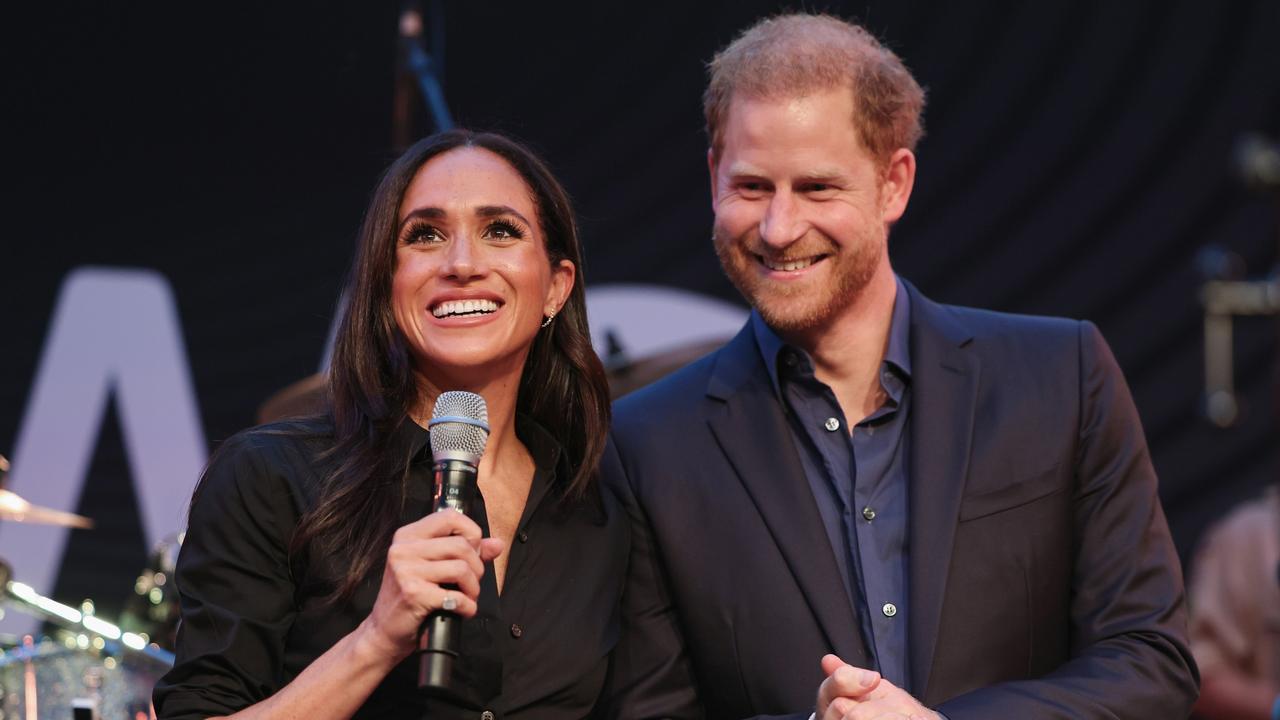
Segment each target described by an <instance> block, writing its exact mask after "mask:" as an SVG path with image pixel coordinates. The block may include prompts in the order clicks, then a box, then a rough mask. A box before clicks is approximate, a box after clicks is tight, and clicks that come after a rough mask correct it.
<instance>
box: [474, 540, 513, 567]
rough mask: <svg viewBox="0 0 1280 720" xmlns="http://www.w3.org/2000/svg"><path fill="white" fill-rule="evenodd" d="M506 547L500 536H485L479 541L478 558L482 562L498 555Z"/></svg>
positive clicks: (505, 542)
mask: <svg viewBox="0 0 1280 720" xmlns="http://www.w3.org/2000/svg"><path fill="white" fill-rule="evenodd" d="M506 549H507V541H506V540H503V539H501V538H485V539H483V540H481V541H480V559H481V560H483V561H484V562H489V561H490V560H492V559H494V558H496V557H498V556H499V555H501V554H502V551H503V550H506Z"/></svg>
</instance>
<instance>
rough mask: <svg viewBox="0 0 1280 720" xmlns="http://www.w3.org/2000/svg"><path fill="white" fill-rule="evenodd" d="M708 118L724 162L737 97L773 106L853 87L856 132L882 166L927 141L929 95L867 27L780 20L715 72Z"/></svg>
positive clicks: (723, 57) (826, 19)
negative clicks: (727, 129) (781, 101)
mask: <svg viewBox="0 0 1280 720" xmlns="http://www.w3.org/2000/svg"><path fill="white" fill-rule="evenodd" d="M708 70H709V74H710V76H711V77H710V82H709V83H708V84H707V90H706V92H705V93H704V94H703V98H702V100H703V112H704V113H705V114H706V119H707V135H708V136H709V137H710V139H711V151H712V153H713V155H714V156H716V157H719V155H720V151H721V150H722V149H723V147H724V126H725V124H726V122H727V120H728V116H729V107H730V104H731V103H732V101H733V98H734V96H744V97H751V98H762V99H773V98H791V97H797V96H802V95H806V94H809V93H812V92H818V91H822V90H829V89H831V88H836V87H847V88H849V89H850V91H851V92H853V98H854V108H855V110H854V117H853V118H851V121H852V122H853V125H854V128H856V129H857V131H858V133H859V135H860V136H861V137H862V141H863V143H864V144H865V145H866V146H867V149H868V150H869V151H870V152H871V155H872V157H874V158H875V159H876V160H877V162H879V163H881V164H884V163H886V162H888V160H889V156H890V155H891V154H893V152H894V151H895V150H897V149H898V148H907V149H909V150H911V151H913V152H914V151H915V148H916V143H917V142H919V140H920V137H921V136H922V135H924V127H923V125H922V123H921V119H920V115H921V113H922V112H923V110H924V90H922V89H921V88H920V85H919V83H917V82H916V80H915V78H914V77H912V76H911V73H910V72H909V71H908V70H907V68H906V66H905V65H903V64H902V60H900V59H899V58H898V56H897V55H895V54H893V52H892V51H890V50H889V49H888V48H886V47H885V46H884V45H882V44H881V43H880V41H879V40H877V39H876V38H875V37H874V36H873V35H872V34H871V33H870V32H868V31H867V30H866V29H865V28H862V27H861V26H858V25H855V24H853V23H849V22H845V21H844V20H841V19H840V18H837V17H832V16H830V15H807V14H793V15H779V16H777V17H772V18H767V19H765V20H762V21H760V22H758V23H756V24H755V25H754V26H753V27H751V28H749V29H748V30H746V31H745V32H744V33H742V34H741V35H739V36H738V38H737V39H736V40H734V41H733V42H732V43H730V44H729V46H728V47H726V48H725V49H724V50H721V51H720V52H719V53H718V54H717V55H716V56H715V58H714V59H713V60H712V61H711V63H710V64H709V65H708Z"/></svg>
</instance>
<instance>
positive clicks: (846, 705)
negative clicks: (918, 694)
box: [814, 655, 942, 720]
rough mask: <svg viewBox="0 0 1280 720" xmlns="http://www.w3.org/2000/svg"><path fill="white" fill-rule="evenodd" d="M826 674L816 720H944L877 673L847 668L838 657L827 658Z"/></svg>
mask: <svg viewBox="0 0 1280 720" xmlns="http://www.w3.org/2000/svg"><path fill="white" fill-rule="evenodd" d="M822 672H824V673H826V675H827V679H826V680H823V681H822V684H821V685H819V686H818V704H817V710H816V711H815V712H814V720H941V718H942V716H941V715H939V714H938V713H936V712H934V711H932V710H930V709H929V708H926V707H925V706H923V705H921V704H920V702H919V701H918V700H916V699H915V698H913V697H911V695H910V694H909V693H908V692H907V691H906V690H903V689H902V688H899V687H897V686H895V685H894V684H893V683H891V682H889V681H888V680H885V679H884V678H882V677H880V673H878V672H876V671H874V670H866V669H863V668H859V667H854V666H853V665H848V664H846V663H845V662H844V661H843V660H841V659H840V658H839V657H837V656H835V655H824V656H823V658H822Z"/></svg>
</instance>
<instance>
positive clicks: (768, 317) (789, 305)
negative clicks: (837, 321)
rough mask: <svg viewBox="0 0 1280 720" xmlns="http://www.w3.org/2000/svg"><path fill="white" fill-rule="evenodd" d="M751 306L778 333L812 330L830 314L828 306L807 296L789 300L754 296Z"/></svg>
mask: <svg viewBox="0 0 1280 720" xmlns="http://www.w3.org/2000/svg"><path fill="white" fill-rule="evenodd" d="M806 300H808V301H807V302H806ZM751 306H752V307H754V308H755V309H756V311H757V312H759V313H760V317H762V318H764V321H765V324H766V325H768V326H769V327H771V328H773V329H774V330H775V331H777V332H780V333H796V332H805V331H809V330H813V329H815V328H817V327H819V326H821V325H822V323H823V322H824V321H826V319H827V317H828V316H829V315H830V314H831V313H830V312H829V311H828V308H826V307H823V306H820V305H817V304H815V303H813V302H812V300H811V299H808V298H806V299H800V298H796V299H794V300H792V301H790V302H788V301H779V300H778V299H777V298H768V299H763V298H754V299H753V300H752V303H751Z"/></svg>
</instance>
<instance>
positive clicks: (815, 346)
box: [787, 271, 898, 427]
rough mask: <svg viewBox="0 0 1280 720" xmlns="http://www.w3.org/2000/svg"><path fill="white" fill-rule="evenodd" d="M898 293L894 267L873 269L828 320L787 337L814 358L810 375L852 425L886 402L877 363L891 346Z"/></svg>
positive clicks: (879, 362)
mask: <svg viewBox="0 0 1280 720" xmlns="http://www.w3.org/2000/svg"><path fill="white" fill-rule="evenodd" d="M897 292H898V283H897V279H896V278H895V277H894V274H893V272H892V271H886V272H880V273H877V274H876V276H875V277H873V278H872V281H871V282H870V283H868V285H867V286H866V287H865V288H864V289H863V291H862V292H861V293H859V295H858V297H857V299H856V300H855V301H854V302H853V303H851V304H850V305H849V306H848V307H847V308H845V309H844V310H842V311H841V312H840V313H839V314H837V315H836V316H834V317H832V318H831V320H830V322H828V323H825V324H824V325H823V326H822V327H821V328H815V329H814V330H812V331H810V332H806V333H802V334H798V335H795V336H793V337H789V338H787V340H789V341H790V342H792V343H794V344H795V345H797V346H799V347H800V348H802V349H803V350H804V351H805V352H807V353H809V356H810V357H812V358H813V365H814V374H815V375H816V376H817V378H818V379H819V380H821V381H822V382H824V383H826V385H827V386H829V387H830V388H831V390H832V392H834V393H835V395H836V400H837V401H838V402H839V403H840V407H841V409H842V410H844V414H845V419H846V421H847V423H848V425H849V426H850V427H852V426H853V425H854V424H855V423H857V422H858V421H859V420H861V419H863V418H865V417H867V416H868V415H870V414H871V413H873V412H875V410H876V409H877V408H879V407H880V405H881V404H883V402H884V397H883V391H882V390H881V386H880V366H881V364H882V363H883V362H884V356H885V352H886V351H887V348H888V344H889V329H890V327H891V325H892V324H893V304H894V300H895V298H896V297H897Z"/></svg>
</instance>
